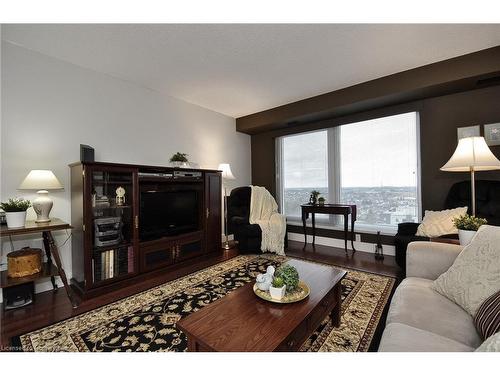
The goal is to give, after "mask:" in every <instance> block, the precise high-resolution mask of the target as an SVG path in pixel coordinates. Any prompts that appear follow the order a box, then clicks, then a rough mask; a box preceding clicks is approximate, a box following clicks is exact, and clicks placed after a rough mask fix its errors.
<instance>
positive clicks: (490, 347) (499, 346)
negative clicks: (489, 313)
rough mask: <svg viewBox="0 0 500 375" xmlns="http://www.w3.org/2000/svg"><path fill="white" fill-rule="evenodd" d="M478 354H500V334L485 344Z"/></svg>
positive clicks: (478, 350) (477, 350)
mask: <svg viewBox="0 0 500 375" xmlns="http://www.w3.org/2000/svg"><path fill="white" fill-rule="evenodd" d="M476 352H500V332H498V333H497V334H495V335H493V336H491V337H490V338H488V339H487V340H486V341H485V342H483V343H482V344H481V346H480V347H479V348H477V349H476Z"/></svg>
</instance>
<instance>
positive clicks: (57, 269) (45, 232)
mask: <svg viewBox="0 0 500 375" xmlns="http://www.w3.org/2000/svg"><path fill="white" fill-rule="evenodd" d="M71 228H72V227H71V225H69V224H68V223H65V222H64V221H62V220H60V219H55V218H52V219H51V221H49V222H48V223H36V222H34V221H27V222H26V225H25V226H24V227H22V228H11V229H9V228H7V226H6V225H2V226H1V227H0V237H2V238H3V237H10V236H16V235H23V234H24V235H26V234H34V233H41V234H42V237H43V247H44V249H45V254H46V255H47V262H45V263H43V264H42V271H40V272H39V273H37V274H34V275H30V276H26V277H19V278H9V277H7V271H2V272H1V273H0V287H1V288H9V287H11V286H15V285H20V284H25V283H29V282H32V281H34V280H37V279H40V278H43V277H50V280H51V282H52V286H53V288H54V291H57V284H56V281H55V276H60V277H61V280H62V282H63V284H64V289H66V293H67V294H68V298H69V299H70V301H71V304H72V306H73V308H76V307H77V303H76V301H75V299H74V298H73V292H72V290H71V287H70V286H69V284H68V280H67V278H66V273H65V272H64V269H63V267H62V263H61V257H60V255H59V250H58V249H57V246H56V243H55V241H54V238H53V237H52V231H54V230H61V229H71ZM52 256H53V257H54V261H55V263H56V266H54V264H52Z"/></svg>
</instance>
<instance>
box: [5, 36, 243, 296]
mask: <svg viewBox="0 0 500 375" xmlns="http://www.w3.org/2000/svg"><path fill="white" fill-rule="evenodd" d="M165 74H168V72H165ZM1 83H2V91H3V92H2V107H3V112H2V125H1V135H2V139H1V147H2V149H1V168H2V173H1V185H0V186H1V192H0V198H1V199H2V200H5V199H7V198H9V197H12V196H23V197H26V198H28V199H33V198H34V197H35V192H25V191H18V190H17V187H18V186H19V184H20V182H21V180H22V179H23V178H24V177H25V176H26V174H27V173H28V172H29V171H30V170H31V169H51V170H53V171H54V173H55V174H56V176H57V177H58V178H59V180H60V181H61V183H62V184H63V185H64V186H65V189H64V191H60V192H53V193H51V196H52V197H53V199H54V208H53V210H52V216H54V217H59V218H61V219H63V220H66V221H70V217H71V215H70V214H71V212H70V202H69V197H70V190H69V168H68V164H69V163H72V162H75V161H78V160H79V157H80V154H79V144H80V143H84V144H89V145H91V146H93V147H94V148H95V150H96V155H95V156H96V160H98V161H107V162H118V163H132V164H152V165H168V159H169V157H170V156H171V155H172V154H173V153H175V152H176V151H181V152H186V153H188V154H189V158H190V160H192V161H194V162H197V163H199V164H200V166H201V167H202V168H203V167H204V168H217V166H218V164H219V163H221V162H228V163H230V164H231V167H232V170H233V173H234V174H235V176H236V178H237V180H236V181H234V183H233V184H232V186H238V185H247V184H249V183H250V136H248V135H246V134H242V133H237V132H236V130H235V120H234V119H233V118H231V117H227V116H224V115H222V114H219V113H216V112H213V111H210V110H207V109H204V108H201V107H199V106H196V105H193V104H190V103H187V102H184V101H182V100H178V99H176V98H173V97H169V96H164V95H161V94H159V93H158V92H156V91H153V90H150V89H147V88H144V87H140V86H137V85H134V84H132V83H129V82H126V81H122V80H119V79H116V78H113V77H110V76H108V75H105V74H101V73H97V72H94V71H91V70H88V69H84V68H80V67H78V66H75V65H72V64H69V63H66V62H63V61H60V60H57V59H54V58H51V57H48V56H45V55H42V54H39V53H37V52H33V51H30V50H27V49H24V48H21V47H18V46H15V45H12V44H10V43H7V42H3V43H2V81H1ZM28 215H29V217H31V218H33V217H34V212H33V211H32V209H30V210H29V212H28ZM65 239H66V234H65V233H58V235H57V237H56V241H57V242H59V243H60V244H61V243H63V242H64V241H65ZM70 242H71V241H68V242H67V243H66V244H65V245H64V247H63V248H62V249H61V252H62V258H63V264H64V266H65V268H66V271H67V273H68V274H69V276H70V275H71V255H70V253H71V249H70V246H71V245H70ZM25 244H29V245H31V246H36V247H41V246H42V243H41V241H40V240H38V238H37V237H33V238H24V239H22V240H16V242H15V244H14V248H15V249H18V248H19V247H20V246H21V245H25ZM8 251H10V244H9V243H8V242H4V243H2V263H4V262H5V255H6V254H7V252H8ZM49 285H50V283H43V284H41V285H38V289H39V290H41V289H45V288H47V287H48V286H49Z"/></svg>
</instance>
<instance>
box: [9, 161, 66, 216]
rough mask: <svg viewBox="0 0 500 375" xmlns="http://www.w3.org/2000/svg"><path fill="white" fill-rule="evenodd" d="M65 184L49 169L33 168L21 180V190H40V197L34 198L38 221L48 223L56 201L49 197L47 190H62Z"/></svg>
mask: <svg viewBox="0 0 500 375" xmlns="http://www.w3.org/2000/svg"><path fill="white" fill-rule="evenodd" d="M62 188H63V186H62V185H61V183H60V182H59V180H58V179H57V177H56V176H55V175H54V173H53V172H52V171H49V170H39V169H35V170H32V171H31V172H30V173H28V175H27V176H26V178H25V179H24V180H23V182H21V185H20V186H19V190H38V192H37V193H38V197H37V198H36V199H35V200H33V209H34V210H35V212H36V215H37V219H36V222H37V223H46V222H49V221H50V217H49V214H50V210H51V209H52V206H53V204H54V202H53V201H52V199H51V198H50V197H49V192H48V191H47V190H60V189H62Z"/></svg>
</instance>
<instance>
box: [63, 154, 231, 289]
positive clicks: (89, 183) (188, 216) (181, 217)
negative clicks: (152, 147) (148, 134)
mask: <svg viewBox="0 0 500 375" xmlns="http://www.w3.org/2000/svg"><path fill="white" fill-rule="evenodd" d="M70 169H71V223H72V225H73V227H74V229H73V231H72V267H73V277H72V279H71V284H72V286H73V288H74V289H75V290H76V291H77V292H78V293H79V294H80V295H81V297H82V298H83V299H85V298H90V297H94V296H97V295H101V294H103V293H107V292H110V291H112V290H117V289H120V288H122V287H125V286H128V285H131V284H133V283H136V282H138V281H141V280H144V279H146V278H150V277H152V276H156V275H158V274H159V273H163V274H164V273H168V272H172V271H173V270H175V269H176V268H178V267H179V266H181V265H182V266H183V265H190V264H195V263H197V262H200V261H203V260H206V259H207V258H208V257H211V256H215V255H219V254H220V252H221V251H222V246H221V234H222V230H221V219H222V217H221V215H222V212H221V211H222V210H221V206H222V202H221V199H222V190H221V189H222V180H221V172H220V171H217V170H206V169H185V168H172V167H157V166H143V165H130V164H115V163H102V162H91V163H87V162H83V163H74V164H71V165H70Z"/></svg>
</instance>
